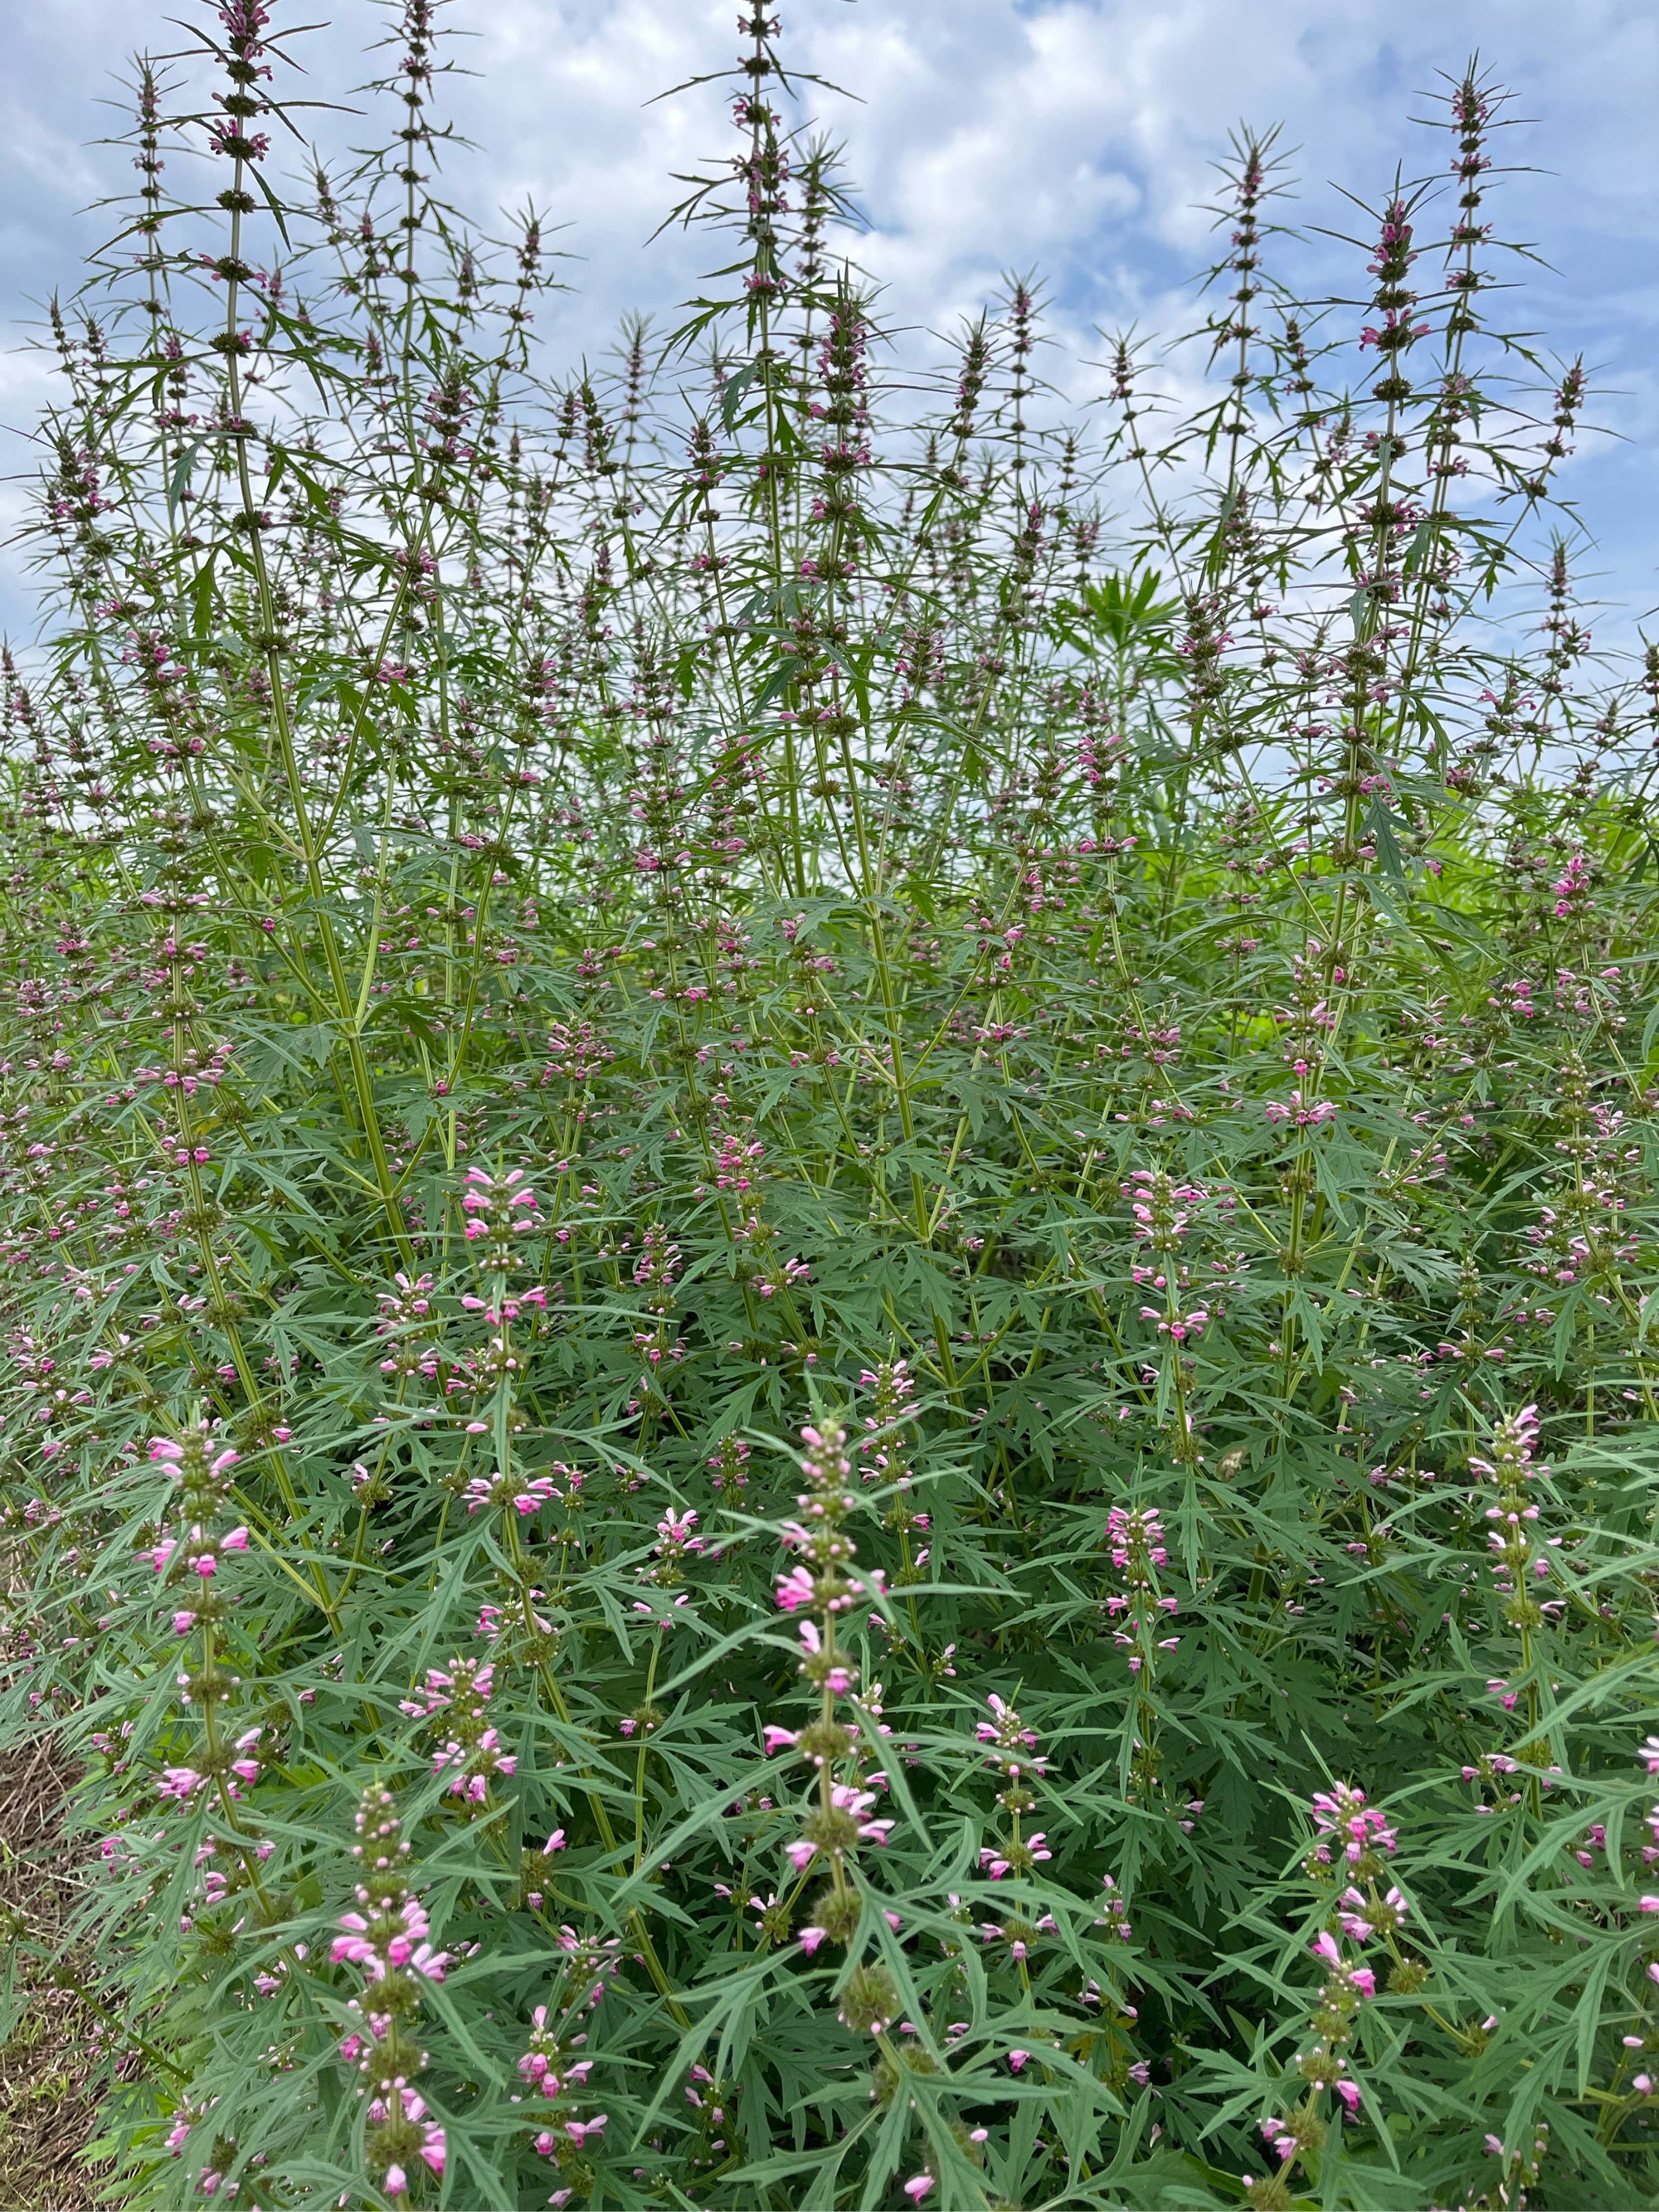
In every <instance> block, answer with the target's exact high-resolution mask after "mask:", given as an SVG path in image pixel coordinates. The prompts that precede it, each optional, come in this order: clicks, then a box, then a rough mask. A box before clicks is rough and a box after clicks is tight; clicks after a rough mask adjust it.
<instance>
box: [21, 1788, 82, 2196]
mask: <svg viewBox="0 0 1659 2212" xmlns="http://www.w3.org/2000/svg"><path fill="white" fill-rule="evenodd" d="M63 1799H64V1771H63V1768H62V1767H61V1765H59V1764H58V1761H57V1760H56V1759H55V1758H54V1757H53V1754H52V1748H51V1747H50V1746H49V1745H46V1744H40V1745H36V1746H34V1747H33V1748H31V1749H27V1750H22V1751H15V1752H11V1753H5V1754H3V1755H0V1916H3V1917H6V1918H8V1919H9V1918H11V1917H12V1916H14V1915H19V1916H21V1917H22V1919H23V1921H24V1922H25V1923H26V1928H27V1941H26V1942H25V1944H24V1945H23V1946H22V1947H21V1949H20V1951H19V1953H18V1954H17V1955H16V1959H15V1970H16V1972H18V1974H19V1975H20V1977H21V1978H23V1982H24V1986H25V1988H26V1989H27V1992H28V2002H27V2005H26V2007H25V2008H23V2011H22V2016H21V2021H20V2023H19V2025H18V2027H17V2030H16V2032H15V2034H14V2035H13V2036H12V2037H11V2039H10V2040H9V2042H7V2043H6V2044H4V2045H0V2203H3V2204H4V2206H5V2207H6V2212H91V2208H92V2207H93V2206H94V2204H95V2203H97V2202H98V2190H99V2185H100V2180H101V2179H102V2172H103V2170H102V2169H97V2168H92V2167H88V2166H85V2165H83V2164H82V2162H81V2160H80V2157H79V2153H80V2151H81V2148H82V2145H83V2144H84V2143H85V2142H86V2141H87V2138H88V2135H89V2134H90V2133H91V2131H92V2126H93V2122H94V2118H95V2112H94V2106H93V2103H92V2100H91V2099H90V2098H89V2096H88V2092H87V2076H88V2072H89V2070H90V2069H89V2065H88V2059H87V2057H86V2056H85V2053H86V2052H87V2051H88V2030H89V2028H90V2027H91V2026H92V2020H91V2016H90V2015H89V2014H88V2012H87V2011H86V2009H85V2008H84V2007H83V2006H82V2005H81V2004H80V2003H79V2002H78V2001H77V2000H76V1997H75V1996H73V1995H72V1994H71V1993H70V1992H69V1991H67V1990H62V1989H60V1988H58V1987H57V1986H56V1984H55V1983H54V1981H53V1979H52V1975H51V1973H50V1971H49V1970H47V1969H45V1968H44V1967H43V1966H42V1965H41V1962H40V1947H42V1946H44V1947H46V1948H48V1949H50V1948H52V1947H53V1946H54V1944H55V1939H56V1937H57V1936H58V1932H59V1931H60V1929H62V1927H63V1924H64V1920H65V1918H66V1917H67V1915H68V1913H69V1911H70V1905H71V1903H72V1901H73V1896H74V1891H75V1887H76V1881H77V1878H80V1877H82V1875H83V1873H84V1869H82V1868H80V1867H79V1866H78V1865H77V1863H76V1862H75V1861H74V1860H72V1859H70V1858H68V1857H66V1856H65V1854H64V1846H63V1841H62V1832H61V1810H62V1805H63Z"/></svg>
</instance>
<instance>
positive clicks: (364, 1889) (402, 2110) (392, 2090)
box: [331, 1783, 450, 2205]
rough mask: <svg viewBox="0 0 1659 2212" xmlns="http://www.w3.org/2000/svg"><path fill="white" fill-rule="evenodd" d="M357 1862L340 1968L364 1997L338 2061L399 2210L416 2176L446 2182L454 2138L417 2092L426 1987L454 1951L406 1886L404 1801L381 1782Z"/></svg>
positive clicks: (368, 1806) (354, 2005)
mask: <svg viewBox="0 0 1659 2212" xmlns="http://www.w3.org/2000/svg"><path fill="white" fill-rule="evenodd" d="M356 1826H357V1841H356V1843H355V1844H353V1845H352V1847H351V1856H352V1857H353V1858H354V1859H355V1860H356V1862H357V1875H358V1879H357V1881H356V1887H355V1889H354V1892H353V1894H354V1896H355V1898H356V1905H355V1907H354V1909H352V1910H351V1911H346V1912H343V1913H342V1914H341V1916H340V1921H339V1926H340V1929H341V1932H340V1933H339V1934H338V1935H337V1936H336V1937H335V1939H334V1946H333V1951H332V1954H331V1955H332V1957H333V1959H334V1961H335V1963H336V1964H337V1965H349V1966H356V1967H357V1968H358V1969H360V1970H361V1972H362V1975H363V1978H364V1987H363V1993H362V1996H361V1997H353V1998H352V1999H350V2000H349V2010H350V2011H351V2013H352V2014H353V2015H354V2016H355V2019H356V2026H355V2027H353V2029H352V2031H351V2033H349V2034H348V2035H347V2036H346V2037H345V2039H344V2040H343V2042H342V2044H341V2045H340V2056H341V2057H342V2058H343V2060H344V2061H345V2063H347V2064H348V2065H349V2066H350V2067H352V2068H353V2069H354V2070H355V2072H356V2075H357V2077H358V2087H357V2093H358V2095H359V2096H360V2097H362V2098H363V2099H364V2100H366V2103H365V2110H366V2113H367V2118H368V2132H367V2134H366V2136H365V2137H364V2152H365V2155H366V2156H367V2158H368V2163H369V2166H370V2167H371V2169H372V2170H373V2171H374V2172H375V2173H376V2175H377V2176H378V2177H379V2179H380V2182H381V2185H382V2186H383V2187H384V2189H385V2191H386V2195H387V2196H388V2197H391V2198H392V2202H393V2203H397V2204H399V2205H404V2204H407V2203H408V2201H409V2196H410V2185H411V2179H412V2176H413V2175H414V2173H415V2172H416V2171H417V2170H418V2167H419V2166H422V2165H423V2166H426V2167H427V2168H428V2170H429V2171H430V2172H432V2173H433V2174H434V2175H435V2176H436V2177H437V2178H438V2179H442V2177H443V2171H444V2164H445V2158H446V2154H447V2140H446V2137H445V2134H444V2130H443V2128H442V2126H441V2124H440V2123H439V2122H438V2121H437V2120H435V2119H434V2118H431V2117H430V2115H429V2113H428V2109H427V2106H426V2102H425V2100H424V2099H423V2098H422V2096H421V2095H420V2094H419V2093H418V2092H417V2091H416V2089H415V2088H414V2087H412V2086H411V2085H412V2083H413V2080H414V2077H415V2076H416V2075H417V2074H419V2073H420V2072H421V2071H422V2069H423V2068H424V2067H425V2065H426V2063H427V2062H426V2053H425V2052H424V2051H422V2050H421V2048H420V2046H419V2045H418V2044H417V2043H416V2040H415V2033H416V2016H417V2015H418V2014H419V2012H420V2009H421V2002H422V1984H426V1983H428V1982H441V1981H442V1980H443V1978H444V1972H445V1969H446V1968H447V1966H448V1965H449V1964H450V1958H449V1954H448V1953H447V1952H445V1951H437V1950H435V1949H434V1948H433V1946H432V1943H431V1941H430V1937H431V1933H432V1930H431V1925H430V1923H429V1922H428V1918H427V1915H426V1908H425V1907H424V1905H422V1902H421V1899H420V1897H419V1895H418V1893H416V1890H415V1888H414V1887H413V1886H412V1884H411V1883H410V1879H409V1858H410V1846H409V1842H408V1839H407V1838H405V1836H404V1832H403V1826H402V1823H401V1822H400V1820H398V1808H397V1801H396V1799H395V1798H394V1797H393V1796H392V1793H391V1791H390V1790H387V1789H386V1788H384V1787H383V1786H382V1785H381V1784H379V1783H371V1784H370V1785H369V1786H368V1789H367V1790H364V1792H363V1798H362V1805H361V1806H360V1807H359V1808H358V1813H357V1823H356Z"/></svg>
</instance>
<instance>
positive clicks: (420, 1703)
mask: <svg viewBox="0 0 1659 2212" xmlns="http://www.w3.org/2000/svg"><path fill="white" fill-rule="evenodd" d="M494 1689H495V1668H494V1667H493V1666H492V1665H491V1664H490V1662H489V1661H487V1660H484V1661H480V1660H477V1659H453V1660H451V1662H450V1663H449V1669H448V1671H447V1672H446V1671H445V1670H444V1669H443V1668H438V1667H429V1668H428V1669H427V1676H426V1686H425V1688H424V1690H423V1691H421V1692H417V1693H416V1696H414V1697H413V1698H408V1699H404V1702H403V1705H402V1707H401V1710H402V1711H404V1712H405V1713H407V1714H408V1715H409V1716H410V1718H411V1719H414V1720H427V1721H434V1720H437V1717H438V1716H439V1715H440V1714H441V1715H442V1716H443V1717H442V1719H441V1721H438V1723H437V1724H438V1732H439V1734H440V1735H441V1738H442V1741H441V1742H440V1744H439V1746H438V1747H437V1749H436V1750H435V1752H434V1753H433V1754H432V1771H433V1772H434V1773H435V1774H447V1776H448V1777H449V1779H448V1780H447V1782H446V1783H445V1784H444V1787H445V1789H446V1790H447V1791H449V1792H450V1793H451V1794H452V1795H453V1796H458V1797H462V1798H464V1799H465V1801H466V1802H467V1803H469V1804H471V1805H482V1804H483V1803H484V1802H486V1800H487V1799H488V1797H489V1783H490V1778H491V1776H492V1775H496V1774H500V1775H503V1776H506V1775H510V1774H512V1772H513V1770H514V1768H515V1767H516V1765H517V1764H518V1761H517V1759H515V1758H514V1756H513V1753H511V1752H505V1751H503V1750H502V1749H501V1736H500V1734H499V1732H498V1731H497V1729H495V1727H494V1726H493V1725H492V1724H491V1722H490V1719H489V1699H490V1696H491V1693H492V1692H493V1691H494Z"/></svg>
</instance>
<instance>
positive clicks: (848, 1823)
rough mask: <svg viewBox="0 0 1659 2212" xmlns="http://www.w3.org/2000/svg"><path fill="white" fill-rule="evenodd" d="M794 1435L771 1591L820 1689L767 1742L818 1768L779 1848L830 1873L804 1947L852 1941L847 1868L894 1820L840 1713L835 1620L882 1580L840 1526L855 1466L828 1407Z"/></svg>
mask: <svg viewBox="0 0 1659 2212" xmlns="http://www.w3.org/2000/svg"><path fill="white" fill-rule="evenodd" d="M801 1440H802V1442H803V1443H805V1445H806V1447H807V1449H806V1451H805V1454H804V1455H803V1456H802V1459H801V1462H800V1468H801V1473H802V1474H803V1475H804V1476H805V1481H806V1487H805V1490H804V1491H802V1492H801V1493H800V1494H799V1497H798V1498H797V1499H796V1501H795V1503H796V1505H797V1507H798V1508H799V1516H800V1517H799V1519H798V1520H793V1521H788V1522H785V1523H784V1527H783V1537H784V1541H785V1543H786V1545H787V1547H788V1548H789V1550H790V1552H791V1553H793V1555H794V1559H795V1565H793V1567H792V1568H791V1569H790V1570H789V1571H788V1573H787V1575H785V1576H783V1577H781V1580H780V1581H779V1583H778V1585H777V1592H776V1597H777V1603H778V1606H779V1607H780V1609H781V1611H783V1612H784V1613H789V1614H791V1615H792V1616H793V1617H794V1619H795V1621H796V1630H797V1633H798V1635H799V1638H800V1643H801V1646H802V1651H801V1658H800V1673H801V1674H802V1676H803V1677H804V1678H805V1681H806V1683H807V1684H808V1686H809V1687H810V1688H811V1690H812V1691H813V1692H816V1693H817V1717H816V1718H814V1719H813V1720H811V1721H810V1722H808V1723H807V1724H806V1725H805V1727H804V1728H799V1729H785V1728H781V1727H778V1726H771V1727H769V1728H768V1729H767V1731H766V1739H767V1749H768V1750H769V1751H770V1752H774V1753H777V1752H782V1751H786V1750H787V1751H791V1752H793V1753H794V1755H795V1757H796V1758H798V1759H806V1760H808V1761H809V1762H810V1763H811V1765H812V1766H813V1767H815V1768H816V1770H817V1775H816V1780H815V1784H814V1787H813V1795H814V1796H815V1798H816V1801H817V1802H815V1803H814V1805H813V1806H812V1808H811V1811H810V1812H809V1813H808V1814H806V1816H805V1820H803V1821H802V1823H801V1827H800V1832H799V1835H798V1836H796V1837H795V1838H793V1841H791V1842H790V1843H789V1844H787V1845H786V1846H785V1849H786V1851H787V1856H788V1858H789V1861H790V1863H791V1864H792V1865H793V1867H794V1869H795V1871H796V1873H797V1874H798V1875H805V1874H807V1873H808V1872H809V1871H817V1870H823V1869H827V1871H828V1873H829V1887H827V1888H826V1889H824V1890H823V1891H822V1892H821V1893H819V1895H818V1897H817V1899H816V1900H815V1902H814V1904H813V1905H812V1908H811V1925H810V1926H809V1927H808V1928H807V1929H805V1932H804V1934H803V1936H802V1939H801V1940H802V1941H803V1942H805V1944H806V1946H807V1948H808V1949H809V1950H811V1949H814V1948H816V1947H817V1944H818V1943H820V1942H823V1941H825V1940H826V1939H827V1940H828V1941H829V1942H832V1943H836V1944H840V1945H842V1946H843V1947H845V1946H848V1945H850V1944H851V1942H853V1939H854V1936H856V1935H857V1933H858V1929H859V1923H860V1919H861V1918H862V1917H863V1909H864V1908H863V1900H862V1899H861V1898H860V1895H859V1893H858V1891H857V1889H856V1888H855V1887H854V1884H853V1882H852V1881H851V1880H850V1879H849V1870H850V1869H851V1868H852V1867H853V1866H854V1864H855V1863H856V1861H857V1858H858V1854H859V1849H860V1845H861V1844H877V1845H883V1844H885V1843H886V1841H887V1838H888V1836H889V1834H890V1832H891V1829H892V1826H893V1823H892V1821H891V1820H887V1819H883V1818H878V1817H876V1816H875V1815H874V1814H873V1813H872V1808H873V1806H874V1804H875V1802H876V1796H875V1792H874V1790H871V1789H868V1788H866V1787H863V1786H862V1784H863V1774H862V1768H861V1761H860V1753H859V1730H858V1723H857V1721H856V1719H854V1720H853V1721H851V1722H850V1723H849V1722H848V1721H846V1720H843V1719H842V1718H841V1717H840V1714H839V1708H840V1706H841V1705H842V1701H843V1700H845V1699H849V1698H850V1697H851V1696H852V1693H853V1691H854V1685H855V1684H856V1682H857V1680H858V1672H859V1670H858V1668H857V1667H856V1665H855V1664H854V1662H853V1657H852V1655H851V1653H850V1652H848V1651H846V1650H843V1649H842V1645H841V1643H840V1641H839V1640H838V1638H839V1627H840V1624H841V1622H842V1619H843V1618H844V1616H845V1615H847V1614H848V1612H849V1611H850V1610H851V1608H852V1607H853V1606H854V1603H855V1602H856V1601H857V1600H858V1599H859V1598H860V1596H861V1595H867V1594H868V1593H871V1592H875V1593H879V1591H880V1589H881V1584H882V1581H883V1577H882V1574H881V1571H880V1570H879V1569H875V1570H873V1571H859V1570H858V1569H857V1567H856V1566H855V1565H854V1562H855V1560H856V1558H857V1553H858V1547H857V1545H856V1544H855V1543H854V1541H853V1539H852V1537H851V1536H850V1535H849V1534H848V1530H847V1523H848V1521H849V1520H850V1519H851V1517H852V1516H853V1515H854V1513H855V1512H856V1511H857V1510H859V1506H860V1498H859V1495H858V1493H857V1492H856V1491H854V1490H853V1489H852V1488H851V1487H850V1484H851V1479H852V1474H853V1462H852V1458H851V1456H850V1455H849V1453H848V1436H847V1431H846V1428H845V1426H844V1425H843V1423H842V1420H841V1419H839V1417H838V1416H836V1414H834V1413H825V1414H823V1415H821V1416H820V1418H819V1421H818V1424H817V1426H816V1427H814V1426H811V1425H809V1426H808V1427H805V1428H804V1429H803V1430H802V1431H801ZM874 1976H875V1978H874V1979H872V1973H871V1971H870V1970H866V1969H863V1968H858V1969H855V1970H854V1974H853V1976H852V1978H851V1979H850V1980H849V1983H848V1993H849V1994H848V1996H845V1997H844V1999H843V2007H842V2012H843V2017H845V2018H848V2021H849V2025H850V2024H853V2022H852V2019H851V2014H857V2015H859V2016H860V2019H859V2025H860V2027H863V2028H865V2029H869V2030H871V2031H872V2032H873V2030H874V2028H875V2027H877V2026H878V2025H880V2026H884V2025H886V2023H887V2019H890V2017H891V2015H890V2014H888V2015H886V2017H885V2018H883V2019H881V2020H879V2021H878V2015H880V2014H882V2012H883V2009H884V2006H883V2003H882V2002H878V1998H877V1996H876V1994H875V1990H876V1980H877V1979H880V1980H882V1981H883V1983H884V1977H882V1976H881V1975H880V1970H879V1969H876V1970H874ZM866 1984H867V1986H866ZM849 2005H850V2007H851V2013H849V2012H848V2006H849ZM865 2015H868V2016H867V2017H865Z"/></svg>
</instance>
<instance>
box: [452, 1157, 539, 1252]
mask: <svg viewBox="0 0 1659 2212" xmlns="http://www.w3.org/2000/svg"><path fill="white" fill-rule="evenodd" d="M525 1175H526V1170H524V1169H523V1168H514V1169H513V1170H511V1172H510V1173H508V1174H507V1175H504V1176H492V1175H490V1174H489V1173H488V1172H487V1170H484V1169H483V1168H478V1167H473V1168H469V1169H468V1170H467V1171H466V1188H465V1190H464V1191H463V1192H462V1194H461V1211H462V1212H463V1213H464V1214H465V1217H466V1236H467V1242H468V1243H470V1244H471V1247H472V1256H473V1258H474V1260H475V1261H477V1266H478V1268H479V1271H480V1273H483V1274H505V1273H506V1272H507V1269H508V1268H509V1267H513V1266H515V1265H516V1264H517V1255H516V1253H515V1251H514V1249H513V1240H514V1238H516V1237H533V1236H535V1235H536V1234H537V1233H538V1231H540V1229H541V1227H542V1221H541V1218H540V1215H539V1213H538V1210H537V1207H538V1200H537V1197H536V1194H535V1192H534V1191H533V1190H532V1189H531V1188H530V1186H529V1185H528V1183H526V1182H525Z"/></svg>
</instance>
